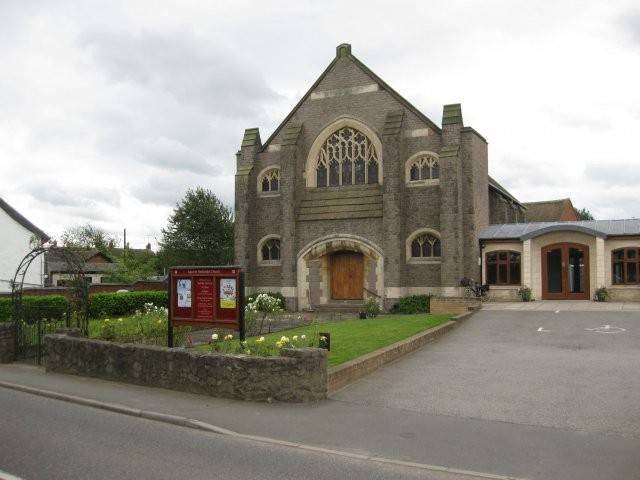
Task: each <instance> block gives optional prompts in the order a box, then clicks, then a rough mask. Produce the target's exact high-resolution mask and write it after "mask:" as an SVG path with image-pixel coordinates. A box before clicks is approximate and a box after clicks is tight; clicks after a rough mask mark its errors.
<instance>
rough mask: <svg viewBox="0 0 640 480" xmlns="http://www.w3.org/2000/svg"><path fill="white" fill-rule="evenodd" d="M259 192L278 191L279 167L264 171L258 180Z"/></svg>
mask: <svg viewBox="0 0 640 480" xmlns="http://www.w3.org/2000/svg"><path fill="white" fill-rule="evenodd" d="M259 185H260V192H261V193H276V192H279V191H280V169H279V168H272V169H269V170H267V171H266V172H264V173H263V174H262V175H261V176H260V180H259Z"/></svg>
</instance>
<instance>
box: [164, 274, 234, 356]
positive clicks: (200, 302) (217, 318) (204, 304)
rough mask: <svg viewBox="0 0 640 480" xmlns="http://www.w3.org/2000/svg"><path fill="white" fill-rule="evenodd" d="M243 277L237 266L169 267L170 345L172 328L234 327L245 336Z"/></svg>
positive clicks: (232, 328) (170, 342)
mask: <svg viewBox="0 0 640 480" xmlns="http://www.w3.org/2000/svg"><path fill="white" fill-rule="evenodd" d="M243 293H244V277H243V272H242V270H241V269H240V268H239V267H173V268H171V269H170V270H169V344H170V346H172V345H171V344H172V343H173V332H172V329H173V327H176V326H180V325H193V326H196V325H197V326H203V327H220V328H228V329H231V330H237V331H239V332H240V336H241V338H244V315H243V314H244V311H243V308H244V307H243Z"/></svg>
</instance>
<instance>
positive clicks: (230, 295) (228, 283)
mask: <svg viewBox="0 0 640 480" xmlns="http://www.w3.org/2000/svg"><path fill="white" fill-rule="evenodd" d="M220 308H236V279H235V278H221V279H220Z"/></svg>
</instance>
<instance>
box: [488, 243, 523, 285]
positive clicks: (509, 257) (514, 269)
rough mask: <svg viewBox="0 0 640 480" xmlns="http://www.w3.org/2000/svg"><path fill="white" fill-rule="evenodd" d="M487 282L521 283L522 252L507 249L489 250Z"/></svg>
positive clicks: (496, 283)
mask: <svg viewBox="0 0 640 480" xmlns="http://www.w3.org/2000/svg"><path fill="white" fill-rule="evenodd" d="M486 259H487V262H486V264H487V283H488V284H489V285H520V253H519V252H511V251H507V250H500V251H497V252H489V253H487V256H486Z"/></svg>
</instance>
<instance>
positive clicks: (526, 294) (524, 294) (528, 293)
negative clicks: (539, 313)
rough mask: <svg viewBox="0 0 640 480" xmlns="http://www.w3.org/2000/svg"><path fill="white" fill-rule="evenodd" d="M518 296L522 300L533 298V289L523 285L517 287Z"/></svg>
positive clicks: (528, 300)
mask: <svg viewBox="0 0 640 480" xmlns="http://www.w3.org/2000/svg"><path fill="white" fill-rule="evenodd" d="M518 296H519V297H520V300H522V301H523V302H530V301H532V300H533V291H532V290H531V288H529V287H526V286H525V287H522V288H520V289H518Z"/></svg>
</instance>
